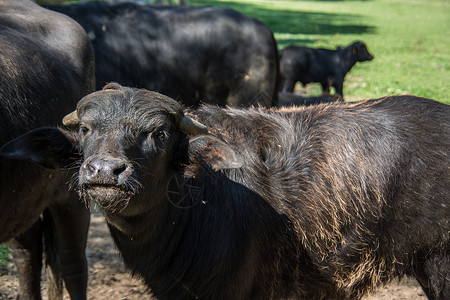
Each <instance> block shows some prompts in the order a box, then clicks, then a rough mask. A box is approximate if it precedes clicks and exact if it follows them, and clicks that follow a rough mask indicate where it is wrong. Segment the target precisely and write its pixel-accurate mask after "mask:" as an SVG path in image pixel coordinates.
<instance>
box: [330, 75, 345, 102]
mask: <svg viewBox="0 0 450 300" xmlns="http://www.w3.org/2000/svg"><path fill="white" fill-rule="evenodd" d="M332 85H333V87H334V90H335V92H336V96H338V97H340V98H343V97H344V92H343V88H344V78H336V79H334V80H333V83H332Z"/></svg>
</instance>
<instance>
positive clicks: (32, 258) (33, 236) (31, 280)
mask: <svg viewBox="0 0 450 300" xmlns="http://www.w3.org/2000/svg"><path fill="white" fill-rule="evenodd" d="M7 244H8V247H9V249H10V251H11V254H12V256H13V259H14V263H15V265H16V268H17V273H18V277H19V285H20V287H19V297H18V298H20V299H30V300H31V299H36V300H40V299H41V269H42V231H41V221H40V220H37V221H36V222H35V223H34V224H33V225H32V226H31V227H30V228H29V229H28V230H27V231H25V232H24V233H23V234H21V235H20V236H18V237H15V238H13V239H11V240H9V241H8V243H7Z"/></svg>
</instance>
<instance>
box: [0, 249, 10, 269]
mask: <svg viewBox="0 0 450 300" xmlns="http://www.w3.org/2000/svg"><path fill="white" fill-rule="evenodd" d="M9 261H11V254H10V252H9V249H8V246H6V244H0V275H1V273H2V272H3V271H4V270H6V265H7V264H8V262H9Z"/></svg>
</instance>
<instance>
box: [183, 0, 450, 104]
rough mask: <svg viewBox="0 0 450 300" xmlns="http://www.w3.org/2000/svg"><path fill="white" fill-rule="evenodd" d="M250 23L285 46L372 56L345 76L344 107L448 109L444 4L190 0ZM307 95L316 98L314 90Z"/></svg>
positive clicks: (422, 0)
mask: <svg viewBox="0 0 450 300" xmlns="http://www.w3.org/2000/svg"><path fill="white" fill-rule="evenodd" d="M189 4H190V5H211V6H228V7H232V8H234V9H236V10H238V11H240V12H242V13H244V14H247V15H250V16H253V17H256V18H258V19H259V20H261V21H263V22H264V23H266V24H267V25H268V26H269V27H270V28H271V29H272V31H273V32H274V34H275V38H276V40H277V42H278V45H279V48H283V47H285V46H287V45H289V44H297V45H304V46H308V47H325V48H332V49H334V48H335V47H336V46H338V45H342V46H346V45H348V44H350V43H351V42H352V41H354V40H362V41H364V42H365V43H366V44H367V45H368V48H369V51H370V52H371V53H372V54H373V55H374V56H375V59H374V60H372V61H371V62H364V63H357V64H356V65H355V66H354V67H353V69H352V70H351V71H350V73H348V74H347V76H346V78H345V83H344V95H345V96H346V99H347V100H358V99H362V98H374V97H381V96H385V95H394V94H414V95H417V96H422V97H428V98H433V99H436V100H439V101H442V102H446V103H449V104H450V97H449V96H448V94H449V88H448V86H449V82H450V1H448V0H432V1H430V0H366V1H357V0H353V1H351V0H348V1H345V0H344V1H339V0H334V1H332V0H330V1H301V0H300V1H294V0H190V1H189ZM312 90H313V93H315V94H317V93H319V92H320V89H319V88H318V86H317V87H316V88H313V89H312Z"/></svg>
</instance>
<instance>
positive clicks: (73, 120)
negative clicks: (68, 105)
mask: <svg viewBox="0 0 450 300" xmlns="http://www.w3.org/2000/svg"><path fill="white" fill-rule="evenodd" d="M62 122H63V124H64V126H67V127H72V126H76V125H78V123H79V120H78V112H77V111H76V110H74V111H73V112H71V113H70V114H68V115H67V116H65V117H64V118H63V120H62Z"/></svg>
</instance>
